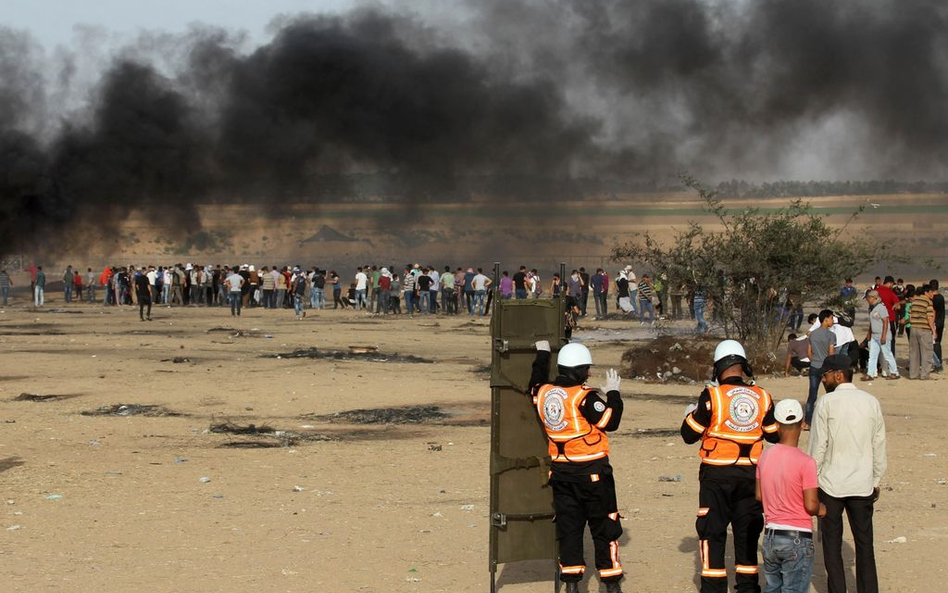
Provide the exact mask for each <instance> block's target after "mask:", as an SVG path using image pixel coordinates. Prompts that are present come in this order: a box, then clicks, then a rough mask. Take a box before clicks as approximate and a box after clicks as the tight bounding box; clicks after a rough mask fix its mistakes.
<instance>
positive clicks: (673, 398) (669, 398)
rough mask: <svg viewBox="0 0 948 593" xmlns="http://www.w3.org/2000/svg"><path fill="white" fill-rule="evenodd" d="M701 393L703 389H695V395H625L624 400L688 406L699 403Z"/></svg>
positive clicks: (623, 395)
mask: <svg viewBox="0 0 948 593" xmlns="http://www.w3.org/2000/svg"><path fill="white" fill-rule="evenodd" d="M702 388H703V387H702ZM700 392H701V389H695V394H694V395H671V394H660V393H623V394H622V399H630V400H633V401H640V402H660V403H663V404H671V405H674V406H677V405H682V406H687V405H688V404H693V403H695V402H696V401H698V394H699V393H700Z"/></svg>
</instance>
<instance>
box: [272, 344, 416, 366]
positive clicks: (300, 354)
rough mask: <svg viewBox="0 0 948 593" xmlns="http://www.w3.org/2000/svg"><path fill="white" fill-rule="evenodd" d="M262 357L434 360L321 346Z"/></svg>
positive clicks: (377, 360) (376, 360) (372, 360)
mask: <svg viewBox="0 0 948 593" xmlns="http://www.w3.org/2000/svg"><path fill="white" fill-rule="evenodd" d="M262 358H312V359H317V360H320V359H322V360H364V361H369V362H408V363H421V364H431V363H434V361H433V360H429V359H427V358H421V357H420V356H413V355H410V354H408V355H399V354H384V353H382V352H379V351H378V350H377V349H376V350H368V351H367V350H366V349H365V348H355V349H353V348H350V349H349V350H322V349H320V348H315V347H313V348H301V349H299V350H293V351H292V352H281V353H279V354H264V355H263V356H262Z"/></svg>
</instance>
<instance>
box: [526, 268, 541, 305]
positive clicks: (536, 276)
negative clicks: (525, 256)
mask: <svg viewBox="0 0 948 593" xmlns="http://www.w3.org/2000/svg"><path fill="white" fill-rule="evenodd" d="M529 279H530V298H531V299H538V298H540V295H541V294H543V285H542V284H541V280H540V273H539V272H537V269H536V268H533V269H532V270H530V277H529Z"/></svg>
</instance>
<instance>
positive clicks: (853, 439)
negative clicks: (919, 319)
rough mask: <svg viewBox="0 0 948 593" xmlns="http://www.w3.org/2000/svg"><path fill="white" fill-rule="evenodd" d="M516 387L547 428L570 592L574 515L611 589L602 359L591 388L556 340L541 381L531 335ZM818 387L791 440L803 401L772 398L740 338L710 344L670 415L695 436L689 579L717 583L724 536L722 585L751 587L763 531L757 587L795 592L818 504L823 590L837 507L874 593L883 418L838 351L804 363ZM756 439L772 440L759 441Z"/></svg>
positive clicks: (614, 556)
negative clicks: (695, 388)
mask: <svg viewBox="0 0 948 593" xmlns="http://www.w3.org/2000/svg"><path fill="white" fill-rule="evenodd" d="M536 348H537V355H536V359H535V361H534V364H533V372H532V375H531V378H530V383H529V387H530V393H531V395H532V396H533V402H534V404H535V406H536V410H537V414H538V417H539V419H540V422H541V425H542V427H543V430H544V432H545V434H546V436H547V439H548V441H549V455H550V458H551V460H552V462H551V467H552V469H551V472H550V480H549V484H550V487H551V488H552V491H553V505H554V511H555V513H556V536H557V540H558V542H559V567H560V578H561V580H562V581H563V582H564V583H565V584H566V591H567V593H575V592H577V591H578V590H579V589H578V583H579V582H580V581H581V580H582V579H583V575H584V573H585V561H584V557H583V534H584V531H585V527H586V525H589V529H590V532H591V535H592V540H593V544H594V546H595V562H596V568H597V569H598V572H599V579H600V581H601V582H603V583H605V585H606V589H607V591H609V592H610V593H617V592H619V591H620V585H619V581H620V580H621V579H622V578H623V568H622V565H621V563H620V561H619V555H618V538H619V537H620V536H621V534H622V527H621V523H620V516H619V513H618V504H617V500H616V492H615V479H614V477H613V473H612V466H611V465H610V463H609V438H608V436H607V433H608V432H612V431H615V430H616V429H618V427H619V423H620V421H621V418H622V413H623V403H622V399H621V397H620V392H619V386H620V380H619V377H618V374H617V373H616V372H615V371H614V370H610V371H609V372H608V373H607V377H606V382H605V385H604V386H603V387H602V389H601V390H596V389H594V388H590V387H588V386H587V385H586V382H587V380H588V378H589V372H590V367H591V365H592V356H591V354H590V352H589V350H588V349H587V348H586V347H585V346H583V345H581V344H576V343H570V344H567V345H565V346H563V348H561V349H560V351H559V353H558V356H557V371H558V374H557V376H556V378H555V379H554V380H553V381H552V382H550V381H549V380H548V377H549V366H550V361H551V359H552V354H551V347H550V344H549V342H546V341H541V342H537V343H536ZM816 375H817V376H818V378H819V380H820V382H821V383H822V384H823V386H824V388H825V389H826V391H827V394H826V395H825V396H823V397H822V398H820V399H819V400H818V401H817V402H816V404H815V406H814V410H813V413H812V418H811V419H810V426H809V429H810V430H811V433H810V439H809V450H808V453H809V454H807V453H804V452H803V451H802V450H800V449H799V448H798V443H799V439H800V435H801V433H802V431H803V430H804V420H805V413H804V409H803V406H802V405H801V404H800V403H799V402H798V401H796V400H792V399H784V400H782V401H780V402H776V403H775V402H774V401H773V399H772V397H771V395H770V393H768V392H767V391H766V390H765V389H763V388H762V387H760V386H759V385H757V384H756V383H755V381H754V378H753V377H754V372H753V369H752V368H751V365H750V363H749V362H748V358H747V355H746V353H745V351H744V348H743V346H742V345H741V344H740V343H738V342H736V341H734V340H724V341H723V342H721V343H720V344H718V346H717V348H716V350H715V354H714V367H713V380H712V382H711V383H710V384H709V385H707V386H706V387H705V389H704V390H703V391H702V392H701V394H700V395H699V397H698V400H697V402H696V403H695V404H691V405H689V406H688V408H687V410H686V411H685V418H684V420H683V421H682V424H681V436H682V439H683V440H684V442H685V443H688V444H693V443H700V449H699V453H698V455H699V458H700V467H699V471H698V479H699V483H700V486H699V493H698V512H697V520H696V523H695V528H696V531H697V533H698V554H699V557H700V562H701V568H700V578H701V591H702V593H724V592H726V591H727V589H728V569H727V567H726V565H725V548H726V544H727V533H728V527H730V528H731V532H732V534H733V538H734V542H733V545H734V560H735V566H734V573H735V583H736V587H735V590H736V591H738V592H739V593H760V591H761V587H760V578H759V573H760V566H759V563H758V554H757V551H758V546H759V544H760V542H761V534H762V533H763V545H762V548H763V556H764V565H763V566H764V577H765V589H764V590H765V593H807V592H808V591H809V588H810V578H811V574H812V570H813V559H814V555H815V547H814V542H813V521H812V517H813V516H816V517H819V523H820V534H821V537H822V548H823V560H824V565H825V567H826V574H827V583H828V592H829V593H845V591H846V582H845V572H844V568H843V560H842V553H841V549H842V535H843V522H842V516H843V513H844V512H845V513H846V515H847V518H848V520H849V524H850V526H851V528H852V531H853V537H854V540H855V548H856V580H857V583H856V584H857V588H858V591H859V593H876V592H877V591H878V577H877V574H876V567H875V556H874V549H873V533H872V515H873V509H874V505H875V502H876V500H878V497H879V485H880V482H881V480H882V476H883V474H884V472H885V469H886V450H885V422H884V420H883V417H882V411H881V407H880V405H879V402H878V400H876V398H875V397H873V396H872V395H870V394H869V393H866V392H864V391H862V390H860V389H857V388H856V387H855V385H853V383H852V379H853V366H852V361H851V359H850V358H849V356H847V355H846V354H829V355H828V356H826V357H825V358H824V359H823V360H822V363H821V366H820V368H819V369H817V370H816ZM764 441H767V442H769V443H772V444H773V446H771V447H769V448H768V449H766V450H764Z"/></svg>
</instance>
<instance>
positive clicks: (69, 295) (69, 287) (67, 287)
mask: <svg viewBox="0 0 948 593" xmlns="http://www.w3.org/2000/svg"><path fill="white" fill-rule="evenodd" d="M63 288H64V293H65V294H64V295H63V296H64V297H65V301H66V302H67V303H71V302H72V284H66V285H65V286H64V287H63Z"/></svg>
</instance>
